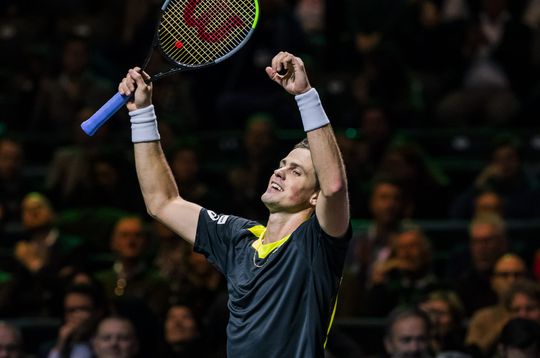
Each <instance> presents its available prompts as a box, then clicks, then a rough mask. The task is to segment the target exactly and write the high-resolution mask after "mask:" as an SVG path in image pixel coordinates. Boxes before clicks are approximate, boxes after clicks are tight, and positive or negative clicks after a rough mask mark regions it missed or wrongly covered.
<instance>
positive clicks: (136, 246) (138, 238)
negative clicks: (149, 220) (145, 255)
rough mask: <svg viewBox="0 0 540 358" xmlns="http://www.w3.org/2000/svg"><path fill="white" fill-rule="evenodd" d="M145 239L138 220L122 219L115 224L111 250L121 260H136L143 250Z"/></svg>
mask: <svg viewBox="0 0 540 358" xmlns="http://www.w3.org/2000/svg"><path fill="white" fill-rule="evenodd" d="M145 244H146V237H145V233H144V229H143V223H142V222H141V220H140V219H139V218H135V217H133V218H123V219H120V221H119V222H118V223H117V224H116V226H115V228H114V231H113V237H112V244H111V246H112V250H113V251H114V252H116V253H117V254H118V255H119V256H120V257H121V258H123V259H127V260H129V259H137V258H139V257H140V256H141V255H142V252H143V250H144V248H145Z"/></svg>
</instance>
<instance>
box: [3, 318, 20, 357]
mask: <svg viewBox="0 0 540 358" xmlns="http://www.w3.org/2000/svg"><path fill="white" fill-rule="evenodd" d="M20 348H21V347H20V342H19V340H18V338H17V335H16V333H15V332H14V331H13V330H12V329H10V328H8V327H5V326H0V358H19V357H21V356H22V355H21V349H20Z"/></svg>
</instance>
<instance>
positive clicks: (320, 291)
mask: <svg viewBox="0 0 540 358" xmlns="http://www.w3.org/2000/svg"><path fill="white" fill-rule="evenodd" d="M282 70H286V73H285V74H284V75H281V74H280V73H281V71H282ZM139 71H140V69H139V68H135V69H130V70H129V72H128V74H127V76H126V77H125V78H124V79H123V80H122V82H121V83H120V85H119V87H118V89H119V92H120V93H122V94H125V95H131V94H134V97H133V100H132V101H131V102H129V103H128V104H127V108H128V110H129V115H130V117H131V124H132V127H131V128H132V141H133V142H134V143H135V163H136V168H137V175H138V178H139V183H140V186H141V190H142V193H143V197H144V201H145V203H146V207H147V210H148V212H149V214H150V215H151V216H152V217H154V218H156V219H158V220H160V221H161V222H163V223H164V224H166V225H167V226H169V227H170V228H171V229H172V230H174V231H175V232H176V233H177V234H178V235H180V236H181V237H183V238H184V239H185V240H187V241H189V242H190V243H192V244H193V245H194V250H195V251H197V252H200V253H202V254H204V255H205V256H206V257H207V258H208V260H209V261H210V262H211V263H212V264H214V265H215V266H216V267H217V269H218V270H220V271H221V272H222V273H223V274H224V275H225V277H226V279H227V286H228V293H229V302H228V309H229V311H230V315H229V323H228V326H227V355H228V356H229V357H243V358H245V357H258V358H260V357H288V358H289V357H302V358H306V357H310V358H311V357H323V356H324V347H325V343H326V342H325V341H326V338H327V335H328V332H329V330H330V326H331V323H332V318H333V312H334V311H335V305H336V302H337V292H338V288H339V284H340V279H341V274H342V270H343V262H344V258H345V254H346V250H347V246H348V241H349V239H350V236H351V225H350V215H349V201H348V193H347V181H346V176H345V168H344V165H343V160H342V157H341V154H340V151H339V148H338V146H337V144H336V139H335V136H334V132H333V130H332V127H331V126H330V123H329V120H328V118H327V116H326V114H325V112H324V109H323V107H322V105H321V102H320V100H319V96H318V94H317V91H316V90H315V89H314V88H312V87H311V86H310V83H309V80H308V77H307V74H306V71H305V69H304V64H303V62H302V60H301V59H300V58H298V57H295V56H294V55H292V54H290V53H287V52H280V53H279V54H277V55H276V56H275V57H274V58H273V59H272V63H271V66H268V67H267V68H266V73H267V74H268V77H269V78H270V79H271V80H273V81H274V82H276V83H278V84H279V85H281V86H282V87H283V88H284V89H285V90H286V91H287V92H289V93H290V94H292V95H294V96H295V99H296V102H297V104H298V108H299V111H300V114H301V118H302V122H303V126H304V130H305V132H306V133H307V139H305V140H304V141H302V142H301V143H299V144H298V145H296V146H295V147H294V148H293V149H292V150H291V152H290V153H289V154H288V155H287V156H286V157H285V158H283V159H282V160H281V162H280V163H279V166H278V167H277V169H275V170H274V172H273V174H272V175H271V176H270V180H269V182H268V187H267V189H266V191H265V192H264V193H263V194H262V197H261V199H262V201H263V203H264V204H265V205H266V207H267V208H268V210H269V212H270V214H269V217H268V222H267V223H266V226H263V225H261V224H259V223H257V222H254V221H251V220H248V219H244V218H240V217H236V216H233V215H218V214H216V213H214V212H212V211H210V210H208V209H205V208H202V207H201V206H199V205H197V204H195V203H192V202H188V201H186V200H184V199H183V198H182V197H181V196H180V195H179V192H178V188H177V187H176V184H175V181H174V179H173V176H172V174H171V170H170V168H169V166H168V164H167V162H166V159H165V156H164V154H163V151H162V149H161V146H160V142H159V139H160V136H159V133H158V130H157V122H156V115H155V113H154V108H153V105H152V103H151V96H152V85H148V84H146V83H145V82H144V79H145V78H148V75H147V74H146V73H142V74H141V73H140V72H139ZM277 164H278V163H276V166H277ZM269 174H270V173H269Z"/></svg>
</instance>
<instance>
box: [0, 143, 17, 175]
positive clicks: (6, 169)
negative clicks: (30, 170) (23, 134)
mask: <svg viewBox="0 0 540 358" xmlns="http://www.w3.org/2000/svg"><path fill="white" fill-rule="evenodd" d="M21 166H22V149H21V147H20V145H19V144H17V143H15V142H13V141H11V140H8V139H5V140H0V178H4V179H13V178H15V177H17V175H18V174H19V172H20V170H21Z"/></svg>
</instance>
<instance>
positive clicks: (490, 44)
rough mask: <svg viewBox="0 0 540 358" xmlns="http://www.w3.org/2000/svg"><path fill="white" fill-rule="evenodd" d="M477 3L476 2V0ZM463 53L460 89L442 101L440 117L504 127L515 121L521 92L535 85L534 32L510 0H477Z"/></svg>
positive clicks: (444, 119) (459, 121) (449, 123)
mask: <svg viewBox="0 0 540 358" xmlns="http://www.w3.org/2000/svg"><path fill="white" fill-rule="evenodd" d="M473 3H474V2H473ZM476 3H478V4H480V11H479V12H478V14H474V16H472V17H471V19H470V21H469V23H468V24H467V32H466V34H465V40H464V41H463V42H462V43H463V45H462V48H461V51H460V52H461V53H462V54H463V60H462V66H461V67H462V74H461V78H462V80H461V81H460V85H461V87H458V88H456V90H455V92H450V93H449V94H448V95H447V96H445V97H443V99H442V100H441V101H440V102H439V105H438V108H437V117H438V118H439V119H440V120H441V121H443V122H445V123H446V124H448V125H459V124H471V125H487V126H489V125H501V124H507V123H508V122H509V121H510V120H511V119H514V118H515V116H516V115H517V113H518V111H519V109H520V104H521V103H520V95H522V94H523V93H526V91H527V90H528V89H529V88H530V85H531V82H530V78H529V77H530V72H531V71H532V67H531V43H532V36H531V35H532V34H531V31H530V29H529V28H527V26H526V25H524V24H523V23H522V22H521V19H520V18H518V17H516V16H513V15H512V13H511V10H510V5H511V4H513V3H516V2H515V1H508V0H497V1H491V0H483V1H477V2H476Z"/></svg>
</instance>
